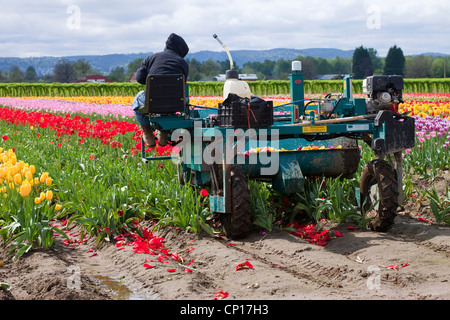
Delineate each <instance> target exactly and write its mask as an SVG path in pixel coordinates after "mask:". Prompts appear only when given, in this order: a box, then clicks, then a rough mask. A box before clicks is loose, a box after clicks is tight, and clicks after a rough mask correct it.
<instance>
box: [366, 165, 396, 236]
mask: <svg viewBox="0 0 450 320" xmlns="http://www.w3.org/2000/svg"><path fill="white" fill-rule="evenodd" d="M360 192H361V212H362V213H363V214H365V218H373V219H372V220H371V221H370V222H369V227H370V228H371V229H372V230H374V231H382V232H384V231H387V230H388V229H389V228H390V227H391V226H392V225H393V224H394V219H395V216H396V214H397V208H398V182H397V173H396V171H395V169H394V168H393V167H392V166H391V165H390V164H389V163H388V162H386V161H384V160H380V159H377V160H373V161H370V162H369V163H368V164H367V165H366V166H365V167H364V170H363V172H362V175H361V181H360Z"/></svg>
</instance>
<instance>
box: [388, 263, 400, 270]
mask: <svg viewBox="0 0 450 320" xmlns="http://www.w3.org/2000/svg"><path fill="white" fill-rule="evenodd" d="M387 268H388V269H392V270H397V269H398V266H397V265H396V264H391V265H390V266H388V267H387Z"/></svg>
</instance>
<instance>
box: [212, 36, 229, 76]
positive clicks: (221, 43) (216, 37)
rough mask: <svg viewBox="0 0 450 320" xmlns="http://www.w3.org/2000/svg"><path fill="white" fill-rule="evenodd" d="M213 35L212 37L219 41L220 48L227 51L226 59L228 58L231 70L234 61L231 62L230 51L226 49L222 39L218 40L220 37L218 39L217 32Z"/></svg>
mask: <svg viewBox="0 0 450 320" xmlns="http://www.w3.org/2000/svg"><path fill="white" fill-rule="evenodd" d="M213 37H214V39H216V40H217V41H218V42H219V43H220V45H221V46H222V48H223V49H224V50H225V52H226V53H227V55H228V59H229V60H230V69H231V70H232V69H234V63H233V59H232V58H231V54H230V51H228V49H227V47H226V46H225V44H224V43H223V42H222V41H220V39H219V37H218V36H217V34H213Z"/></svg>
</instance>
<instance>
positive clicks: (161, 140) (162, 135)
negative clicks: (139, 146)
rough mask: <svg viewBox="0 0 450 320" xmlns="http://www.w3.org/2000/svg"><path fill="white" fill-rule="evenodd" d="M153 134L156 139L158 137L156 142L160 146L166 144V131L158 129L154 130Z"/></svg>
mask: <svg viewBox="0 0 450 320" xmlns="http://www.w3.org/2000/svg"><path fill="white" fill-rule="evenodd" d="M155 135H156V139H158V144H159V145H160V146H161V147H165V146H166V145H167V135H168V131H160V130H156V131H155Z"/></svg>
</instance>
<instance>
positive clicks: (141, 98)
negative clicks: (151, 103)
mask: <svg viewBox="0 0 450 320" xmlns="http://www.w3.org/2000/svg"><path fill="white" fill-rule="evenodd" d="M144 104H145V91H140V92H139V93H138V94H137V95H136V97H135V98H134V100H133V103H132V105H131V107H132V108H133V111H134V115H135V116H136V121H137V122H138V123H139V124H140V126H141V128H142V132H143V138H144V142H145V143H146V144H147V145H148V146H149V147H154V146H156V142H155V135H154V134H153V131H152V128H151V126H150V120H149V119H148V117H147V116H146V115H144V114H143V113H141V112H139V108H140V107H142V106H143V105H144Z"/></svg>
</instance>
